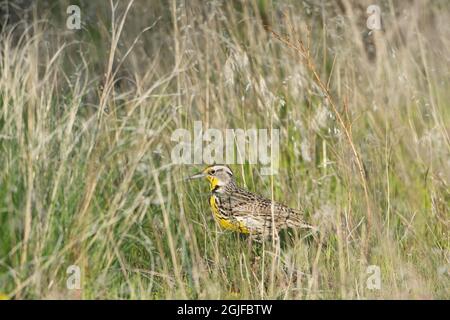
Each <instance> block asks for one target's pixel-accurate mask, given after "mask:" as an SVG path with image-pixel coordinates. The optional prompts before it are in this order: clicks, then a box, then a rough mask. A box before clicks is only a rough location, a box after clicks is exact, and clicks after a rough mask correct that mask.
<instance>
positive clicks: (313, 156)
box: [0, 0, 450, 299]
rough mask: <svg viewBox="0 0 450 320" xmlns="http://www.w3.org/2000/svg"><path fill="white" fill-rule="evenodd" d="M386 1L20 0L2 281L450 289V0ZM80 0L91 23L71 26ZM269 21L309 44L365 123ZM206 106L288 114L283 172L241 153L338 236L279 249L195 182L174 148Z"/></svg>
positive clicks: (1, 191) (397, 294)
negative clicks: (176, 160) (216, 215)
mask: <svg viewBox="0 0 450 320" xmlns="http://www.w3.org/2000/svg"><path fill="white" fill-rule="evenodd" d="M366 2H367V3H366ZM372 2H373V1H353V0H340V1H325V0H324V1H293V0H292V1H289V0H279V1H276V0H251V1H245V2H241V1H226V2H225V1H223V2H222V1H197V0H195V1H189V2H186V1H157V0H152V1H134V2H128V1H120V2H118V3H114V4H113V5H110V4H108V2H106V1H96V2H93V1H59V2H53V1H21V2H16V1H14V2H8V1H7V2H2V3H1V5H0V16H1V17H0V27H1V34H0V43H1V44H0V163H1V166H0V293H3V294H4V295H6V296H8V297H10V298H62V299H70V298H75V299H76V298H85V299H87V298H99V299H102V298H105V299H109V298H121V299H129V298H133V299H165V298H198V299H206V298H209V299H217V298H222V299H227V298H235V299H244V298H252V299H260V298H264V299H266V298H275V299H324V298H338V299H364V298H385V299H392V298H395V299H397V298H398V299H405V298H426V299H430V298H450V270H449V268H450V267H449V266H450V251H449V250H450V248H449V247H450V233H449V224H450V214H449V203H450V191H449V189H450V188H449V179H450V138H449V134H450V91H449V90H448V88H449V87H450V78H449V74H450V57H449V55H448V52H449V51H450V22H449V21H450V10H449V9H450V4H449V3H448V2H447V1H444V0H442V1H429V0H428V1H427V0H422V1H421V0H411V1H402V2H401V3H400V2H399V1H387V0H386V1H378V2H377V4H378V5H379V6H380V8H381V13H382V26H383V28H382V30H380V31H372V32H370V30H368V29H367V27H366V19H367V14H366V8H367V6H368V5H370V4H372ZM70 4H78V5H79V7H80V8H81V21H82V29H81V30H68V29H67V28H66V19H67V16H68V15H67V13H66V9H67V7H68V6H69V5H70ZM271 30H274V31H275V32H277V33H278V34H281V35H283V37H286V38H289V41H290V42H291V43H298V40H302V41H303V42H304V43H309V52H310V54H311V61H313V62H314V70H316V72H317V74H318V76H319V77H320V78H321V79H322V80H323V81H324V83H326V84H327V85H328V87H329V92H330V95H331V97H332V99H333V101H334V103H335V104H336V107H337V110H338V112H339V115H341V116H342V118H343V119H344V121H345V123H346V124H347V125H349V124H350V123H351V139H348V138H347V137H346V136H345V135H344V128H343V127H342V126H340V124H339V122H338V121H337V119H336V114H335V113H333V111H332V108H331V106H330V103H329V101H328V100H327V99H326V95H325V93H324V92H323V90H321V88H320V87H319V86H318V84H317V82H316V81H314V77H313V74H312V69H311V68H310V67H309V66H308V65H307V64H305V61H304V60H302V59H301V57H300V55H299V52H298V51H296V50H293V49H292V48H289V46H287V45H286V44H283V43H282V42H281V41H279V40H278V39H277V38H276V37H275V36H274V35H273V34H272V33H271ZM308 30H309V31H308ZM194 121H202V123H203V126H204V127H205V128H206V127H211V128H219V129H226V128H243V129H247V128H278V129H279V130H280V150H281V155H280V170H279V173H278V174H277V175H275V176H263V175H261V174H260V167H259V166H257V165H242V166H238V165H234V166H232V168H233V170H234V171H235V172H236V175H237V179H238V182H239V183H240V184H241V185H243V186H246V187H247V188H249V189H250V190H253V191H257V192H259V193H262V194H264V195H266V196H271V195H273V197H274V198H275V199H277V200H279V201H282V202H285V203H286V204H289V205H290V206H292V207H300V206H301V207H303V208H305V215H306V217H307V218H308V220H309V221H310V222H312V223H314V224H317V225H318V226H319V227H320V229H321V233H320V236H319V237H318V238H317V239H309V238H307V239H305V238H306V236H304V237H299V238H298V237H295V238H292V239H290V238H289V237H287V239H285V242H284V243H283V245H282V249H281V253H280V254H279V255H277V254H275V251H274V248H273V247H272V246H271V244H270V243H267V244H264V245H259V244H251V243H249V242H248V241H247V239H246V238H245V237H243V236H239V235H236V234H234V233H228V232H223V231H221V230H220V229H219V228H218V227H217V226H216V224H215V222H214V221H213V218H212V215H211V213H210V209H209V207H208V202H207V198H208V188H207V185H206V183H199V182H195V183H189V182H186V181H184V180H183V179H184V178H185V177H186V176H188V175H189V174H192V173H194V172H196V171H198V170H199V169H200V168H201V166H195V165H192V166H188V165H173V164H172V163H171V158H170V153H171V150H172V148H173V147H174V145H175V144H176V143H174V142H173V141H171V134H172V132H173V130H175V129H177V128H186V129H189V130H191V129H192V126H193V123H194ZM348 128H349V127H348ZM352 145H353V146H354V147H355V149H356V151H357V153H358V154H359V156H360V158H361V162H362V164H363V167H364V172H365V174H364V179H361V177H360V174H359V172H358V167H357V165H356V163H355V157H354V155H353V153H352V148H351V147H352ZM364 183H366V186H367V189H368V200H366V198H365V194H364V189H363V185H364ZM368 208H370V211H371V217H372V219H371V220H372V222H371V226H370V228H369V225H368V214H369V209H368ZM70 265H77V266H79V267H80V269H81V276H82V278H81V289H80V290H68V289H67V288H66V281H67V279H68V277H69V275H68V274H66V270H67V268H68V267H69V266H70ZM369 265H377V266H379V267H380V269H381V278H382V282H381V289H380V290H369V289H368V288H367V285H366V281H367V279H368V277H369V276H370V274H367V267H368V266H369Z"/></svg>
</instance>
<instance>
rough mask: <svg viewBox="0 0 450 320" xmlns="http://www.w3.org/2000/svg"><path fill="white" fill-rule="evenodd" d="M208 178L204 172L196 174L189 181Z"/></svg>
mask: <svg viewBox="0 0 450 320" xmlns="http://www.w3.org/2000/svg"><path fill="white" fill-rule="evenodd" d="M203 177H206V174H204V173H203V172H200V173H197V174H194V175H193V176H190V177H189V178H188V179H189V180H192V179H199V178H203Z"/></svg>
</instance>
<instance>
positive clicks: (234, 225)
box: [209, 195, 250, 234]
mask: <svg viewBox="0 0 450 320" xmlns="http://www.w3.org/2000/svg"><path fill="white" fill-rule="evenodd" d="M209 204H210V205H211V209H212V211H213V215H214V218H215V219H216V221H217V222H218V223H219V225H220V226H221V227H222V228H224V229H226V230H231V231H238V232H240V233H245V234H248V233H250V231H249V230H248V228H247V227H246V226H245V225H244V224H243V223H242V222H241V221H235V220H230V219H227V218H226V217H224V216H223V215H221V214H220V211H219V208H218V207H217V202H216V196H214V195H212V196H211V197H210V198H209Z"/></svg>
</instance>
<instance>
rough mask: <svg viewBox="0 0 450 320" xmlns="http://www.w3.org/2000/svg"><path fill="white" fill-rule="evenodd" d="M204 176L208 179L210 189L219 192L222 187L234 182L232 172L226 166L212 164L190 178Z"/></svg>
mask: <svg viewBox="0 0 450 320" xmlns="http://www.w3.org/2000/svg"><path fill="white" fill-rule="evenodd" d="M198 178H206V179H207V180H208V181H209V186H210V189H211V191H216V192H220V190H221V188H222V187H225V186H227V185H229V184H230V183H234V177H233V172H232V171H231V169H230V168H229V167H227V166H223V165H212V166H208V167H206V168H205V169H204V170H203V171H201V172H199V173H197V174H194V175H193V176H191V177H190V179H198Z"/></svg>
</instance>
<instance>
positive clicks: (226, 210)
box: [190, 165, 314, 239]
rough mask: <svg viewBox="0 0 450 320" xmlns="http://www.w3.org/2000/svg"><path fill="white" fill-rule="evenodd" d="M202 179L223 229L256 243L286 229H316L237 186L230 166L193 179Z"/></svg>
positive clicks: (294, 213) (284, 208)
mask: <svg viewBox="0 0 450 320" xmlns="http://www.w3.org/2000/svg"><path fill="white" fill-rule="evenodd" d="M203 177H205V178H206V179H207V180H208V181H209V184H210V190H211V196H210V198H209V204H210V206H211V209H212V212H213V215H214V218H215V219H216V221H217V222H218V223H219V225H220V226H221V227H222V228H224V229H227V230H232V231H237V232H240V233H243V234H248V235H251V236H253V237H255V238H257V239H261V238H262V239H264V238H267V237H269V236H272V235H274V236H275V237H278V232H279V231H280V230H281V229H284V228H295V227H299V228H310V229H314V228H313V227H312V226H310V225H308V224H306V223H304V222H303V220H302V215H301V213H300V211H298V210H294V209H291V208H289V207H287V206H285V205H283V204H281V203H277V202H275V201H271V200H269V199H266V198H264V197H262V196H260V195H257V194H255V193H252V192H250V191H247V190H245V189H243V188H240V187H239V186H237V184H236V181H235V179H234V176H233V172H232V171H231V169H230V168H229V167H227V166H223V165H213V166H209V167H207V168H206V169H204V170H203V171H202V172H200V173H198V174H195V175H193V176H192V177H190V179H197V178H203ZM273 227H274V230H273V229H272V228H273Z"/></svg>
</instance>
